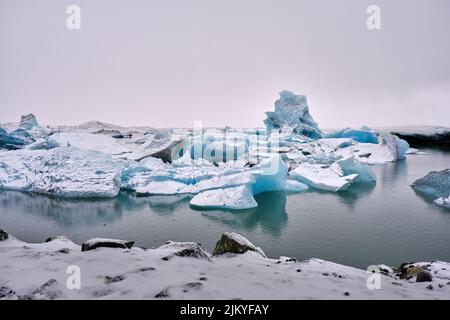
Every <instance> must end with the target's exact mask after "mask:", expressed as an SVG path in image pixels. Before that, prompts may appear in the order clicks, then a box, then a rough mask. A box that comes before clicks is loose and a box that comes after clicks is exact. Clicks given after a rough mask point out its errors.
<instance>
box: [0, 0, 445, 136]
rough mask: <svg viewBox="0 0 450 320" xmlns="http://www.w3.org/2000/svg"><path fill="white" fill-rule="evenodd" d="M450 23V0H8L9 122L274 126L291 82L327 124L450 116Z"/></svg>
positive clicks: (0, 10)
mask: <svg viewBox="0 0 450 320" xmlns="http://www.w3.org/2000/svg"><path fill="white" fill-rule="evenodd" d="M69 4H77V5H79V6H80V7H81V16H82V28H81V30H79V31H69V30H67V28H66V19H67V17H68V15H67V14H66V8H67V6H68V5H69ZM369 4H377V5H379V6H380V7H381V18H382V30H380V31H369V30H368V29H367V28H366V18H367V14H366V8H367V6H368V5H369ZM449 32H450V1H448V0H431V1H425V0H423V1H420V0H418V1H407V0H388V1H381V0H372V1H365V0H340V1H334V0H328V1H324V0H319V1H318V0H314V1H312V0H310V1H301V0H277V1H275V0H158V1H156V0H142V1H136V0H131V1H116V0H72V1H61V0H40V1H31V0H29V1H25V0H0V122H7V121H17V120H18V118H19V117H20V114H22V113H28V112H33V113H35V114H36V116H37V117H38V120H40V122H43V123H50V124H77V123H81V122H84V121H88V120H93V119H96V120H102V121H106V122H112V123H117V124H122V125H149V126H159V127H169V126H192V125H193V122H194V121H195V120H201V121H203V124H204V126H224V125H230V126H236V127H241V126H261V125H262V120H263V119H264V112H265V111H268V110H271V109H272V108H273V102H274V100H275V99H276V97H277V93H278V92H279V91H281V90H282V89H288V90H291V91H294V92H296V93H303V94H306V95H307V97H308V101H309V105H310V110H311V113H312V115H313V117H314V118H315V120H316V121H317V122H318V123H319V125H320V126H321V127H344V126H357V125H363V124H365V125H369V126H382V125H386V126H388V125H408V124H436V125H447V126H449V125H450V105H449V101H450V59H449V57H450V34H449Z"/></svg>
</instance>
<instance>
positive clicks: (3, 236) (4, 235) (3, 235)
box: [0, 229, 9, 241]
mask: <svg viewBox="0 0 450 320" xmlns="http://www.w3.org/2000/svg"><path fill="white" fill-rule="evenodd" d="M8 238H9V235H8V233H7V232H6V231H4V230H2V229H0V241H4V240H6V239H8Z"/></svg>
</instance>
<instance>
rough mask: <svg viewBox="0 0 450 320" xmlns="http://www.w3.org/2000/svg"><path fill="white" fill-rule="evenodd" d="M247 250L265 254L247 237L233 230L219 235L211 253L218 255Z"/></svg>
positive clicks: (239, 252) (241, 252)
mask: <svg viewBox="0 0 450 320" xmlns="http://www.w3.org/2000/svg"><path fill="white" fill-rule="evenodd" d="M247 251H253V252H257V253H259V254H260V255H261V256H263V257H264V258H266V255H265V254H264V252H263V251H262V249H261V248H259V247H256V246H255V245H254V244H253V243H251V242H250V241H249V240H248V239H247V238H245V237H243V236H241V235H240V234H237V233H234V232H225V233H224V234H222V236H221V237H220V240H219V241H218V242H217V244H216V247H215V248H214V252H213V255H214V256H219V255H222V254H229V253H231V254H243V253H245V252H247Z"/></svg>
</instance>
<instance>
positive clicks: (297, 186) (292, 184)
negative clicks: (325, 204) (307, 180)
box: [285, 179, 309, 192]
mask: <svg viewBox="0 0 450 320" xmlns="http://www.w3.org/2000/svg"><path fill="white" fill-rule="evenodd" d="M285 189H286V191H291V192H303V191H306V190H308V189H309V187H308V185H306V184H304V183H302V182H300V181H297V180H293V179H286V184H285Z"/></svg>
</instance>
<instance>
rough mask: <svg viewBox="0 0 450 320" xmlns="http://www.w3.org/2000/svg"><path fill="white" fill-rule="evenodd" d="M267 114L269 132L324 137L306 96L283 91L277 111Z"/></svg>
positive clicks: (266, 123)
mask: <svg viewBox="0 0 450 320" xmlns="http://www.w3.org/2000/svg"><path fill="white" fill-rule="evenodd" d="M266 115H267V119H266V120H264V123H265V125H266V128H267V130H268V131H269V133H271V132H280V133H283V134H287V135H290V134H296V135H301V136H305V137H307V138H312V139H318V138H321V137H322V132H321V130H320V129H319V127H318V125H317V123H316V122H315V121H314V119H313V118H312V116H311V114H310V113H309V108H308V104H307V101H306V96H303V95H296V94H294V93H292V92H290V91H282V92H280V98H279V99H278V100H277V101H275V111H273V112H266Z"/></svg>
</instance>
